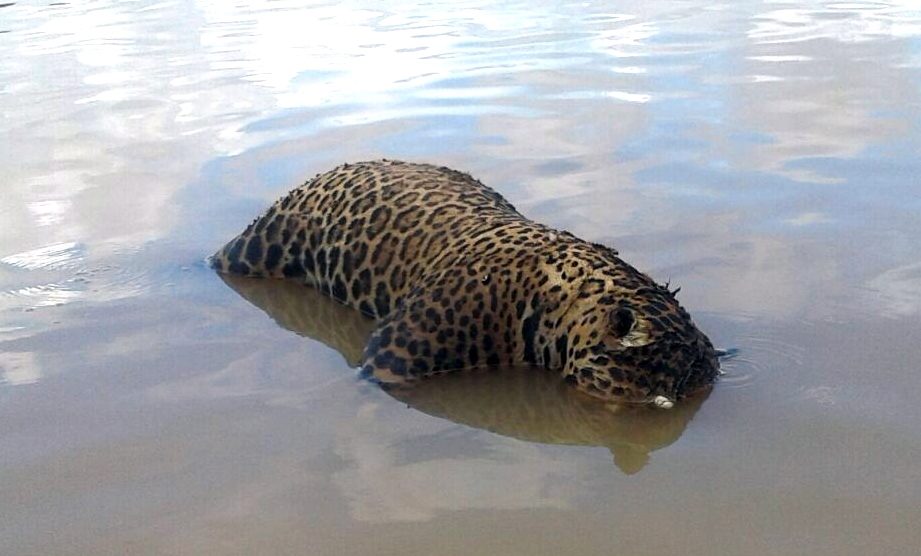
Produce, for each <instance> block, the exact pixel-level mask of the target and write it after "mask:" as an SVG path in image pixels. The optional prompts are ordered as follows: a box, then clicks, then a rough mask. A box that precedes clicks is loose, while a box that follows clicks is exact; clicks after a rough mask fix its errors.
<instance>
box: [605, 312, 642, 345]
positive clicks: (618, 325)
mask: <svg viewBox="0 0 921 556" xmlns="http://www.w3.org/2000/svg"><path fill="white" fill-rule="evenodd" d="M608 321H609V323H610V325H611V330H612V332H613V333H614V336H616V337H617V338H623V337H625V336H627V335H628V334H630V331H631V330H633V327H634V325H636V317H634V316H633V311H631V310H630V309H627V308H625V307H620V308H618V309H616V310H614V311H612V312H611V313H610V314H609V315H608Z"/></svg>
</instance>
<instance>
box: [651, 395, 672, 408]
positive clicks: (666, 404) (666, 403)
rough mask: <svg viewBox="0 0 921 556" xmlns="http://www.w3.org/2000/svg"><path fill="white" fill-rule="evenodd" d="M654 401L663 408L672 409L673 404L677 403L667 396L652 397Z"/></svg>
mask: <svg viewBox="0 0 921 556" xmlns="http://www.w3.org/2000/svg"><path fill="white" fill-rule="evenodd" d="M652 403H654V404H655V405H656V407H661V408H662V409H670V408H671V407H672V406H673V405H675V402H673V401H672V400H670V399H668V398H666V397H665V396H656V397H655V398H653V399H652Z"/></svg>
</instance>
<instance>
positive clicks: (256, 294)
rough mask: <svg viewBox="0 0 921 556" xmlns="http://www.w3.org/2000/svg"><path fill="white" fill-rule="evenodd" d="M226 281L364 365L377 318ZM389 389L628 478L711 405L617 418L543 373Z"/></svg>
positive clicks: (290, 292)
mask: <svg viewBox="0 0 921 556" xmlns="http://www.w3.org/2000/svg"><path fill="white" fill-rule="evenodd" d="M224 280H225V282H227V284H228V285H230V287H232V288H233V289H234V290H236V291H237V292H238V293H239V294H240V295H241V296H243V297H244V298H245V299H247V300H248V301H249V302H251V303H253V304H254V305H256V306H257V307H259V308H261V309H262V310H264V311H265V312H266V313H268V314H269V315H270V316H271V317H272V318H273V319H274V320H275V321H276V322H277V323H278V324H279V325H281V326H282V327H284V328H286V329H288V330H291V331H293V332H296V333H297V334H301V335H303V336H307V337H310V338H313V339H315V340H319V341H321V342H323V343H324V344H327V345H328V346H330V347H332V348H334V349H336V350H337V351H339V352H340V353H341V354H342V355H343V357H345V359H346V360H347V361H348V363H349V364H350V365H353V366H354V365H356V364H358V363H359V362H360V361H361V356H362V350H363V348H364V346H365V343H366V341H367V339H368V336H369V335H370V334H371V333H372V332H373V330H374V329H375V326H376V325H375V322H374V320H373V319H371V318H368V317H365V316H363V315H362V314H361V313H359V312H357V311H354V310H352V309H349V308H348V307H345V306H343V305H341V304H339V303H336V302H335V301H333V300H332V299H330V298H328V297H326V296H323V295H321V294H320V293H318V292H317V291H316V290H315V289H313V288H305V287H304V286H303V285H301V284H298V283H295V282H293V281H290V280H271V281H268V280H251V279H247V278H241V277H237V276H224ZM384 386H385V390H386V391H387V392H388V394H390V395H391V396H393V397H394V398H397V399H399V400H400V401H403V402H405V403H406V404H408V405H409V406H411V407H413V408H415V409H417V410H419V411H422V412H424V413H428V414H429V415H434V416H437V417H442V418H445V419H450V420H451V421H454V422H457V423H461V424H464V425H468V426H471V427H476V428H480V429H486V430H489V431H492V432H495V433H498V434H502V435H505V436H510V437H513V438H518V439H521V440H527V441H533V442H543V443H550V444H573V445H585V446H605V447H607V448H609V449H610V450H611V452H612V453H613V455H614V461H615V462H616V463H617V466H618V467H620V469H621V470H623V471H624V472H625V473H634V472H636V471H639V470H640V469H641V468H642V467H643V466H644V465H645V464H646V462H647V461H648V459H649V453H650V452H652V451H653V450H657V449H659V448H662V447H664V446H668V445H669V444H671V443H672V442H674V441H675V440H677V439H678V437H679V436H681V433H682V432H684V429H685V427H686V426H687V424H688V422H689V421H690V420H691V418H692V417H693V416H694V414H695V413H696V411H697V409H698V408H699V407H700V404H701V403H702V401H703V399H704V398H705V395H695V396H691V397H690V398H688V399H687V400H686V401H685V402H683V403H680V404H677V405H676V406H675V407H674V408H673V409H672V410H671V411H656V410H653V409H650V408H647V407H643V406H622V407H620V408H619V409H617V410H616V411H612V410H611V407H610V406H609V405H607V404H606V403H605V402H603V401H601V400H596V399H593V398H589V397H587V396H582V395H580V394H578V393H577V392H575V391H573V389H571V388H568V387H567V386H566V385H565V384H563V383H561V382H560V381H559V379H558V378H557V377H556V376H555V373H551V372H547V371H545V370H543V369H507V370H501V371H496V372H491V371H487V372H469V373H451V374H449V375H446V376H444V377H440V378H439V379H438V380H422V381H418V382H416V383H414V384H413V385H412V387H403V386H400V385H384Z"/></svg>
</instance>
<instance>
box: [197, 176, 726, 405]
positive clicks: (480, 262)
mask: <svg viewBox="0 0 921 556" xmlns="http://www.w3.org/2000/svg"><path fill="white" fill-rule="evenodd" d="M212 262H213V265H214V267H215V268H216V269H218V270H219V271H221V272H225V273H232V274H238V275H244V276H260V277H288V278H295V279H298V280H302V281H304V282H305V283H307V284H310V285H312V286H314V287H316V288H318V289H319V290H320V291H321V292H323V293H325V294H327V295H329V296H331V297H333V298H335V299H337V300H339V301H340V302H342V303H345V304H347V305H350V306H352V307H355V308H356V309H358V310H360V311H361V312H363V313H365V314H366V315H369V316H372V317H374V318H375V319H377V320H378V326H377V328H376V330H375V331H374V333H373V334H372V337H371V339H370V341H369V343H368V345H367V347H366V348H365V351H364V356H363V360H364V361H363V365H362V367H363V370H364V372H365V373H367V374H368V375H370V376H373V377H375V378H377V379H378V380H381V381H383V382H404V381H407V380H412V379H414V378H418V377H422V376H428V375H432V374H434V373H440V372H446V371H452V370H458V369H464V368H472V367H483V366H511V365H519V364H522V363H525V364H530V365H536V366H541V367H546V368H549V369H554V370H559V371H560V372H561V373H562V375H563V376H564V377H565V379H566V380H567V382H570V383H571V384H574V385H576V386H577V387H579V388H580V389H581V390H584V391H586V392H588V393H589V394H592V395H594V396H597V397H601V398H605V399H613V400H617V401H637V402H644V401H650V400H652V399H653V397H655V396H661V395H664V396H666V397H668V398H669V399H677V398H680V397H682V396H683V395H684V394H685V393H686V392H689V391H692V390H694V389H696V388H699V387H701V386H703V385H706V384H709V383H711V382H712V381H713V380H714V378H715V377H716V375H717V371H718V363H717V360H716V355H715V352H714V351H713V348H712V345H711V344H710V341H709V340H708V339H707V338H706V336H705V335H703V334H702V333H701V332H700V331H699V330H698V329H697V328H696V326H694V324H693V323H692V321H691V319H690V316H689V315H688V314H687V312H686V311H685V310H684V309H683V308H681V306H680V305H679V304H678V302H677V300H676V299H675V296H674V295H673V293H672V292H670V291H669V290H668V288H666V287H665V286H660V285H658V284H657V283H656V282H655V281H653V280H652V279H651V278H649V277H648V276H646V275H645V274H643V273H641V272H640V271H638V270H636V269H635V268H633V267H632V266H630V265H629V264H627V263H625V262H624V261H622V260H621V259H620V258H619V257H618V254H617V252H616V251H614V250H613V249H610V248H608V247H605V246H602V245H598V244H593V243H589V242H586V241H583V240H581V239H579V238H576V237H575V236H573V235H571V234H569V233H566V232H559V231H557V230H554V229H552V228H549V227H547V226H544V225H542V224H539V223H536V222H533V221H531V220H528V219H527V218H525V217H524V216H522V215H521V214H520V213H519V212H518V211H516V210H515V208H514V207H513V206H512V205H511V204H510V203H509V202H508V201H506V200H505V199H504V198H503V197H502V196H501V195H499V194H498V193H496V192H495V191H494V190H492V189H490V188H489V187H487V186H485V185H483V184H482V183H480V182H479V181H477V180H475V179H474V178H472V177H471V176H469V175H467V174H464V173H461V172H458V171H455V170H451V169H448V168H443V167H436V166H432V165H427V164H412V163H406V162H399V161H386V160H384V161H373V162H362V163H358V164H345V165H342V166H339V167H338V168H335V169H333V170H331V171H329V172H327V173H324V174H320V175H317V176H316V177H314V178H313V179H312V180H310V181H308V182H307V183H305V184H304V185H302V186H300V187H298V188H296V189H294V190H292V191H291V192H290V193H289V194H288V195H286V196H285V197H283V198H282V199H280V200H279V201H277V202H276V203H275V204H274V205H272V207H270V208H269V210H268V211H267V212H266V213H265V214H264V215H262V216H261V217H259V218H257V219H256V220H255V221H254V222H253V223H252V224H251V225H250V226H249V227H247V228H246V230H245V231H244V232H243V233H242V234H240V236H238V237H237V238H234V239H233V240H231V241H230V242H229V243H228V244H227V245H226V246H225V247H224V248H223V249H221V250H220V251H219V252H218V253H216V254H215V256H214V257H213V259H212Z"/></svg>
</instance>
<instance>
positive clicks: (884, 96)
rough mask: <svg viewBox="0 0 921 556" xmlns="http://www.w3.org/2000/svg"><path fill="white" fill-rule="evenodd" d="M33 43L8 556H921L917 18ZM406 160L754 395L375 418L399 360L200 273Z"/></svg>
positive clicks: (159, 15)
mask: <svg viewBox="0 0 921 556" xmlns="http://www.w3.org/2000/svg"><path fill="white" fill-rule="evenodd" d="M0 5H2V6H3V7H0V49H2V52H3V53H4V56H3V62H2V63H0V137H2V138H3V148H2V149H0V224H2V230H3V231H2V233H0V552H2V553H3V554H14V555H19V554H49V555H50V554H106V553H119V554H120V553H137V554H221V555H223V554H257V553H261V554H395V553H399V554H432V553H436V554H471V553H476V554H528V555H535V554H560V553H565V554H569V553H572V554H576V553H578V554H612V553H617V554H624V555H644V554H663V553H674V554H688V555H697V554H700V555H709V554H714V553H723V554H738V555H743V556H745V555H763V554H764V555H766V554H771V555H773V554H783V555H788V554H789V555H793V554H813V555H826V554H827V555H842V554H847V555H849V554H854V555H865V554H896V553H903V554H904V553H911V552H912V551H914V550H916V549H917V547H918V546H919V545H921V532H919V530H918V527H917V523H918V522H921V509H919V508H921V432H919V431H921V427H919V425H921V407H919V404H918V403H917V400H916V398H917V396H918V392H919V391H921V372H919V371H921V368H919V367H921V364H919V362H921V242H919V241H918V238H919V237H921V218H919V214H921V180H919V177H918V176H919V175H921V11H919V10H918V9H917V7H915V6H913V3H912V2H908V1H898V0H891V1H888V2H874V3H870V2H860V3H845V2H803V1H800V2H792V1H790V2H787V1H739V2H722V3H720V2H715V3H714V2H700V1H697V0H688V1H684V2H646V3H639V4H638V3H619V2H610V3H602V4H596V3H581V2H579V3H565V2H562V3H540V4H539V5H534V4H533V3H520V4H519V3H512V2H509V3H503V4H502V5H500V6H496V5H492V4H491V3H487V2H477V1H471V2H431V3H426V4H411V3H404V2H390V3H387V4H386V6H384V5H383V4H379V3H374V2H366V3H362V2H336V3H333V2H330V3H327V4H313V5H309V6H305V5H303V3H300V2H273V3H270V4H266V5H259V6H257V5H238V6H232V5H230V4H228V3H226V2H217V1H214V2H208V1H197V2H196V1H183V0H177V1H164V2H151V1H147V0H140V1H137V2H115V1H111V0H100V1H97V2H89V3H68V2H50V3H49V2H12V3H0ZM378 157H388V158H402V159H407V160H413V161H427V162H434V163H439V164H444V165H448V166H452V167H455V168H459V169H463V170H466V171H469V172H471V173H472V174H473V175H474V176H476V177H478V178H480V179H481V180H483V181H484V182H485V183H487V184H489V185H491V186H492V187H494V188H496V189H497V190H499V191H500V192H501V193H502V194H503V195H505V196H506V197H507V198H508V199H509V200H510V201H511V202H512V203H513V204H515V206H516V207H518V208H519V210H521V211H522V212H523V213H524V214H526V215H528V216H530V217H532V218H534V219H536V220H540V221H542V222H545V223H547V224H549V225H552V226H554V227H557V228H560V229H567V230H569V231H571V232H573V233H575V234H577V235H579V236H581V237H584V238H586V239H590V240H592V241H599V242H604V243H606V244H609V245H612V246H614V247H616V248H618V249H619V250H620V252H621V254H622V255H623V257H624V258H625V259H626V260H628V261H630V262H631V263H633V264H634V265H636V266H638V267H640V268H641V269H643V270H645V271H647V272H649V273H650V274H652V275H653V276H654V277H655V278H657V279H659V280H660V281H665V280H669V279H670V280H671V282H672V284H673V285H680V286H681V287H682V290H681V294H680V296H681V299H682V301H683V303H684V305H685V306H686V307H687V308H688V309H689V310H690V311H691V313H692V314H693V315H694V317H695V319H696V320H697V322H698V324H699V325H700V327H701V328H702V329H704V330H705V331H707V333H708V334H709V335H710V337H711V338H712V339H713V340H714V342H715V343H716V344H718V345H720V346H733V347H737V348H739V349H740V355H739V356H738V357H736V358H735V359H734V360H733V361H732V362H731V363H730V364H728V365H727V371H728V375H727V376H726V377H725V379H724V380H723V381H722V382H721V383H720V384H719V385H718V386H717V387H716V388H715V389H714V390H713V391H712V392H711V393H710V395H709V396H708V397H707V398H706V399H699V400H695V401H694V402H693V403H692V404H686V405H685V406H684V407H681V408H676V410H675V411H674V412H672V413H668V414H666V413H661V412H660V413H640V414H633V413H627V414H611V413H610V412H609V413H602V412H600V409H599V408H598V407H597V406H596V405H592V404H590V403H588V402H586V401H585V400H583V399H581V398H578V397H575V398H574V397H573V396H572V395H571V394H572V393H571V392H568V391H566V390H560V389H559V388H557V386H558V385H557V384H556V383H554V382H553V381H552V380H548V377H547V376H545V375H531V376H532V378H533V380H526V379H527V378H528V375H521V374H515V373H502V374H499V375H496V376H469V377H455V378H452V379H448V380H445V381H431V382H428V383H427V384H426V385H425V387H424V388H421V389H418V390H416V391H410V392H396V391H390V392H385V391H382V390H381V389H379V388H377V387H376V386H374V385H373V384H369V383H366V382H362V381H360V380H357V379H356V377H355V374H354V372H353V370H352V369H351V367H350V362H354V359H355V357H356V355H355V353H356V350H358V349H359V348H360V344H361V341H360V338H361V335H362V334H364V333H366V331H367V328H366V327H367V326H368V323H366V322H362V321H361V319H358V320H354V319H352V317H350V316H348V314H347V313H342V311H341V310H340V309H341V308H340V307H338V306H335V305H332V306H331V305H329V304H328V303H327V304H323V303H322V302H323V301H325V300H317V299H311V298H310V296H309V294H307V293H305V296H304V297H303V298H301V297H299V296H298V295H297V291H296V290H294V291H289V290H288V289H278V292H281V293H278V292H276V291H274V290H273V289H272V288H269V290H268V291H267V290H266V288H264V287H261V286H259V285H251V286H252V287H249V286H245V285H244V286H236V287H228V285H227V284H225V283H224V281H222V280H221V279H220V278H219V277H218V276H216V275H214V274H213V273H212V272H210V271H209V270H208V269H207V268H206V267H205V265H204V263H203V260H204V258H205V257H206V256H207V255H208V254H210V253H211V252H213V251H214V250H215V249H216V248H217V247H219V246H220V245H222V244H223V243H224V241H226V240H227V239H228V238H230V237H232V236H233V235H235V234H236V233H238V232H239V231H240V229H241V228H242V227H243V226H244V225H245V224H246V223H248V222H249V221H250V220H251V219H252V218H253V217H254V216H256V215H257V214H258V213H259V212H260V211H261V210H262V209H263V208H264V207H265V206H267V205H268V204H269V203H271V202H272V201H273V200H274V199H275V198H277V197H278V196H280V195H282V194H283V193H284V192H285V191H287V190H288V189H289V188H290V187H292V186H293V185H296V184H298V183H300V182H301V181H303V179H304V178H305V177H308V176H312V175H313V174H314V173H317V172H320V171H324V170H326V169H329V168H330V167H332V166H333V165H335V164H337V163H339V162H341V161H345V160H362V159H371V158H378ZM235 288H236V289H235ZM247 288H249V289H247ZM284 288H287V286H285V287H284ZM238 290H240V291H239V292H238ZM247 299H249V300H250V301H247ZM318 316H319V317H320V318H319V320H318V319H317V318H316V317H318ZM317 322H320V323H321V325H320V326H317ZM323 322H327V323H335V326H322V323H323ZM529 401H533V405H529V404H528V402H529Z"/></svg>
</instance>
